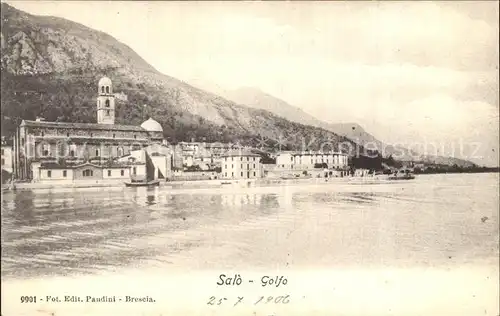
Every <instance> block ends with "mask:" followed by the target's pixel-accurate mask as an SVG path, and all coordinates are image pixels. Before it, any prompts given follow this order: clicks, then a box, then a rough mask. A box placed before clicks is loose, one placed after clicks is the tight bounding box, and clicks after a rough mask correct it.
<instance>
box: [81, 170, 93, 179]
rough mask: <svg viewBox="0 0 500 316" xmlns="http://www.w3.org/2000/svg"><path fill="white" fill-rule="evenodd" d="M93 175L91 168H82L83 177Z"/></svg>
mask: <svg viewBox="0 0 500 316" xmlns="http://www.w3.org/2000/svg"><path fill="white" fill-rule="evenodd" d="M93 175H94V172H93V171H92V170H89V169H87V170H83V176H84V177H92V176H93Z"/></svg>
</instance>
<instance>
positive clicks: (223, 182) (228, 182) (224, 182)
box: [220, 181, 232, 184]
mask: <svg viewBox="0 0 500 316" xmlns="http://www.w3.org/2000/svg"><path fill="white" fill-rule="evenodd" d="M220 184H232V182H230V181H222V182H221V183H220Z"/></svg>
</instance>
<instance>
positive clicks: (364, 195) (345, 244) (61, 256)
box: [2, 179, 498, 277]
mask: <svg viewBox="0 0 500 316" xmlns="http://www.w3.org/2000/svg"><path fill="white" fill-rule="evenodd" d="M493 180H495V179H493ZM484 181H487V180H484ZM401 185H403V186H404V187H399V186H392V187H391V188H390V189H388V190H387V191H380V192H379V191H377V192H375V191H370V190H369V189H370V187H363V186H356V189H355V190H351V191H346V190H344V191H341V190H340V189H338V188H337V187H335V186H324V187H311V188H307V187H304V188H301V187H296V188H291V187H290V188H287V187H275V188H272V189H266V190H259V189H258V188H250V189H249V190H247V191H244V190H238V191H235V192H228V191H216V192H214V193H207V191H203V192H199V193H197V192H196V191H193V192H192V193H179V192H177V193H176V192H174V191H171V190H165V189H164V188H158V187H154V188H145V187H142V188H123V189H119V190H114V189H102V188H99V189H75V190H60V191H58V190H53V191H21V192H6V193H5V194H2V275H3V276H16V277H22V276H26V277H29V276H35V275H42V274H71V273H75V272H77V273H92V272H96V271H99V270H102V269H111V270H114V269H117V268H118V267H122V266H135V265H137V264H146V265H147V264H152V263H151V262H154V263H155V264H158V265H160V266H161V265H168V264H182V265H189V264H190V262H198V261H199V260H198V261H197V260H194V261H193V260H191V261H190V260H189V259H190V258H191V259H192V258H203V262H202V263H198V264H205V263H206V264H208V263H209V262H212V263H213V264H214V266H217V265H221V264H223V265H231V264H235V263H236V262H247V264H251V265H258V264H264V265H265V264H267V265H273V266H274V263H275V262H288V260H289V259H290V258H289V257H290V256H291V255H290V254H295V259H294V261H295V264H297V263H298V262H300V261H301V260H303V262H304V263H305V264H309V265H310V264H311V262H313V263H316V262H320V261H321V262H327V263H329V264H336V263H339V262H347V263H349V261H353V262H354V260H355V259H356V260H359V261H360V262H363V263H369V262H371V261H374V260H375V261H377V260H378V262H380V260H384V262H386V263H395V262H398V260H408V258H413V259H412V260H419V261H426V260H427V261H429V260H438V259H440V258H441V257H443V258H446V259H447V258H448V256H453V257H454V258H455V257H459V255H460V254H461V253H464V257H466V256H467V255H466V251H467V249H474V253H475V255H476V256H478V257H490V256H491V255H492V252H494V251H493V250H495V251H498V241H497V240H495V238H494V237H495V236H498V212H497V209H496V208H497V203H498V197H497V196H496V191H495V190H494V189H495V185H494V183H493V182H492V184H491V186H485V188H489V189H485V190H474V189H473V188H472V187H471V186H469V187H467V186H464V185H462V186H459V187H455V186H454V184H453V182H451V183H449V184H448V185H447V186H446V187H445V188H444V189H440V190H436V189H435V188H431V187H429V185H428V183H423V184H422V185H421V186H418V185H417V184H401ZM457 190H462V191H457ZM488 190H489V191H488ZM471 194H475V195H477V197H476V198H475V199H470V198H469V196H470V195H471ZM457 197H459V198H457ZM421 201H425V202H426V203H427V204H426V207H425V209H423V208H422V203H420V202H421ZM443 201H444V202H446V203H443ZM429 206H430V207H429ZM433 206H434V208H433ZM437 209H439V212H437V211H435V210H437ZM471 210H472V211H471ZM484 216H487V217H488V220H487V221H481V218H483V217H484ZM476 217H477V218H476ZM412 236H418V238H414V237H412ZM457 236H460V237H457ZM429 245H431V246H429ZM388 247H389V248H388ZM467 247H472V248H467ZM492 249H493V250H492ZM493 255H494V253H493ZM193 256H194V257H193ZM469 257H470V256H469ZM266 260H267V261H266ZM447 260H448V259H447ZM144 262H146V263H144Z"/></svg>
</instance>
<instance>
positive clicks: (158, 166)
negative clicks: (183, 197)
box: [117, 144, 172, 180]
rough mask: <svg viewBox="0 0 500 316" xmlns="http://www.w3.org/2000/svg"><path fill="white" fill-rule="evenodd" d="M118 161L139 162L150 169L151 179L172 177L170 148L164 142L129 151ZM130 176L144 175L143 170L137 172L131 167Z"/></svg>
mask: <svg viewBox="0 0 500 316" xmlns="http://www.w3.org/2000/svg"><path fill="white" fill-rule="evenodd" d="M117 161H118V162H120V163H129V164H140V165H144V166H146V169H147V170H150V173H151V177H150V178H152V179H160V180H161V179H165V180H166V179H169V178H171V177H172V154H171V148H170V147H168V146H166V145H164V144H152V145H149V146H147V147H144V148H143V149H140V150H134V151H131V152H130V153H129V154H127V155H124V156H122V157H120V158H118V159H117ZM131 175H132V176H135V177H136V178H138V177H140V176H146V173H145V172H142V171H141V172H140V173H137V171H136V170H134V169H133V168H132V173H131Z"/></svg>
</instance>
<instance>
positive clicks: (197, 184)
mask: <svg viewBox="0 0 500 316" xmlns="http://www.w3.org/2000/svg"><path fill="white" fill-rule="evenodd" d="M353 179H356V180H362V179H366V181H367V182H369V181H368V180H371V181H373V180H375V179H373V178H372V177H365V178H363V177H344V178H340V177H339V178H297V179H279V178H260V179H224V180H220V179H217V180H215V179H214V180H178V181H176V180H174V181H162V182H160V185H159V187H163V188H165V187H166V188H169V187H170V188H172V189H183V188H186V189H196V188H199V189H211V188H224V187H235V186H236V187H243V188H245V187H256V186H266V185H278V184H283V183H286V184H301V183H304V184H321V183H330V182H344V183H349V182H350V180H353ZM11 185H12V184H10V185H9V186H2V191H27V190H33V189H36V190H52V189H79V188H122V187H123V188H125V184H124V182H122V181H107V182H96V181H92V182H90V181H85V182H76V183H75V182H72V183H16V184H14V188H11V187H10V186H11Z"/></svg>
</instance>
